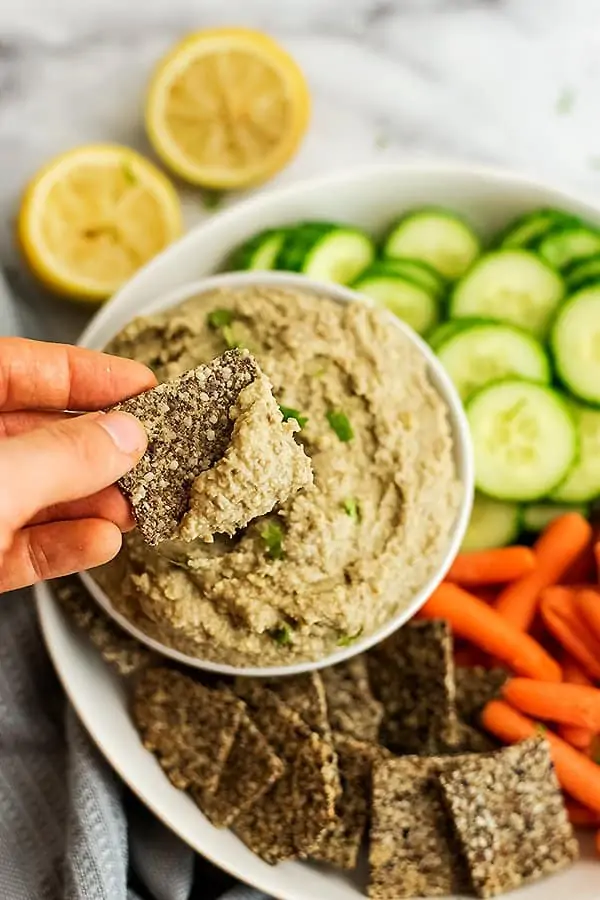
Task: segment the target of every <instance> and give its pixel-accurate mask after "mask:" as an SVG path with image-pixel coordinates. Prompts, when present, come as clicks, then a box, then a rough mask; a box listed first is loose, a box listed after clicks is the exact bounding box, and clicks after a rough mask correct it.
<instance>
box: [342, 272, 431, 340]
mask: <svg viewBox="0 0 600 900" xmlns="http://www.w3.org/2000/svg"><path fill="white" fill-rule="evenodd" d="M353 287H354V290H356V291H360V293H362V294H366V295H367V297H371V299H372V300H374V301H375V302H376V303H377V304H378V305H379V306H385V307H386V308H387V309H389V310H390V311H391V312H393V313H394V315H396V316H398V318H399V319H402V321H403V322H406V324H407V325H410V327H411V328H413V329H414V330H415V331H416V332H417V333H418V334H425V333H426V332H427V331H429V330H430V329H431V328H433V326H434V325H435V324H436V322H437V320H438V312H439V308H438V303H437V300H436V299H435V297H432V295H431V294H430V293H429V291H426V290H424V289H423V288H422V287H419V285H418V284H414V283H413V282H412V281H408V280H407V279H406V278H403V277H402V276H401V275H396V274H394V273H391V272H390V273H389V274H382V275H378V274H373V275H369V274H367V275H365V276H361V277H360V278H359V279H358V280H357V281H355V282H354V285H353Z"/></svg>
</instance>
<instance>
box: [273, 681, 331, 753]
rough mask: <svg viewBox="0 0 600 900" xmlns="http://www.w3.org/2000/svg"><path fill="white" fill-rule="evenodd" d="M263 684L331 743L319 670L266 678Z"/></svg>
mask: <svg viewBox="0 0 600 900" xmlns="http://www.w3.org/2000/svg"><path fill="white" fill-rule="evenodd" d="M264 685H265V687H268V688H269V689H270V690H271V691H273V692H274V693H275V694H277V696H278V697H279V698H280V699H281V700H283V702H284V703H287V705H288V706H291V707H292V709H293V710H295V711H296V712H297V713H298V715H299V716H300V718H301V719H302V720H303V721H304V722H306V724H307V725H308V727H309V728H312V730H313V731H316V733H317V734H318V735H319V736H320V737H322V738H325V739H326V740H328V741H329V742H330V743H331V729H330V727H329V718H328V716H327V699H326V697H325V688H324V686H323V681H322V679H321V674H320V673H319V672H306V673H304V674H302V675H290V676H288V677H286V678H277V679H275V678H273V679H267V680H266V681H265V682H264Z"/></svg>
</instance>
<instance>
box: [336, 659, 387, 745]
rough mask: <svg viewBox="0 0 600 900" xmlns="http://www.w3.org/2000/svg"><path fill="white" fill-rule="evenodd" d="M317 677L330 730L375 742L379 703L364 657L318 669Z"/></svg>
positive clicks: (378, 723)
mask: <svg viewBox="0 0 600 900" xmlns="http://www.w3.org/2000/svg"><path fill="white" fill-rule="evenodd" d="M321 677H322V679H323V684H324V685H325V694H326V697H327V709H328V713H329V721H330V723H331V728H332V730H333V731H336V732H339V733H341V734H346V735H350V736H351V737H354V738H356V739H357V740H359V741H372V742H373V743H377V740H378V736H379V726H380V724H381V720H382V718H383V706H382V704H381V703H380V702H379V700H376V699H375V697H374V696H373V693H372V691H371V687H370V685H369V676H368V671H367V662H366V659H365V657H364V656H355V657H354V658H353V659H349V660H347V661H346V662H341V663H338V664H337V665H336V666H330V667H329V668H327V669H322V670H321Z"/></svg>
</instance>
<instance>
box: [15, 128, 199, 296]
mask: <svg viewBox="0 0 600 900" xmlns="http://www.w3.org/2000/svg"><path fill="white" fill-rule="evenodd" d="M181 231H182V221H181V207H180V203H179V198H178V196H177V192H176V191H175V188H174V187H173V185H172V184H171V182H170V181H169V179H168V178H166V177H165V176H164V175H163V173H162V172H160V171H159V170H158V169H157V168H156V166H154V165H153V164H152V163H151V162H149V160H147V159H145V158H144V157H143V156H141V155H140V154H139V153H136V152H135V151H134V150H131V149H129V148H128V147H120V146H118V145H115V144H98V145H94V146H89V147H78V148H76V149H74V150H70V151H69V152H68V153H65V154H63V155H62V156H59V157H57V158H56V159H54V160H52V161H51V162H50V163H49V164H48V165H47V166H46V167H45V168H43V169H42V170H41V171H40V172H38V173H37V175H35V176H34V178H33V179H32V181H31V183H30V185H29V186H28V188H27V190H26V191H25V195H24V197H23V202H22V204H21V209H20V212H19V219H18V233H19V240H20V243H21V247H22V249H23V252H24V254H25V257H26V258H27V261H28V263H29V265H30V266H31V269H32V270H33V272H34V274H35V275H36V276H37V277H38V278H39V279H40V281H42V282H43V283H44V284H46V285H47V286H48V287H49V288H51V289H52V290H54V291H56V293H59V294H62V295H64V296H67V297H73V298H76V299H79V300H89V301H98V300H104V299H105V298H106V297H109V296H110V295H111V294H113V293H114V292H115V291H116V290H117V289H118V288H119V287H120V286H121V285H122V284H123V282H124V281H126V280H127V279H128V278H129V277H130V276H131V275H133V273H134V272H136V271H137V269H139V268H140V267H141V266H143V265H144V263H146V262H147V261H148V260H149V259H151V258H152V257H153V256H155V255H156V254H157V253H159V252H160V251H161V250H162V249H163V248H164V247H166V246H167V244H169V243H170V242H171V241H172V240H174V239H175V238H176V237H178V236H179V234H181Z"/></svg>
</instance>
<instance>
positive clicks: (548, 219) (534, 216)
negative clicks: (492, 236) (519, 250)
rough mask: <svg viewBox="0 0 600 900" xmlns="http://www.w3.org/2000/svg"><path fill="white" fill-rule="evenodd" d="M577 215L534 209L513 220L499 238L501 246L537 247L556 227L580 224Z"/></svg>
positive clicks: (558, 210) (556, 210) (553, 210)
mask: <svg viewBox="0 0 600 900" xmlns="http://www.w3.org/2000/svg"><path fill="white" fill-rule="evenodd" d="M579 224H580V220H579V219H578V218H577V217H576V216H572V215H570V214H569V213H566V212H563V211H562V210H560V209H534V210H533V212H529V213H525V215H523V216H519V218H518V219H515V220H514V221H513V222H511V223H510V224H509V225H508V227H507V228H506V229H505V230H504V231H503V232H502V234H501V235H500V238H499V239H498V242H497V243H498V244H499V245H500V246H501V247H535V246H536V244H537V242H538V241H539V240H540V239H541V238H543V237H545V236H546V235H547V234H548V232H550V231H552V230H553V229H554V228H558V227H563V228H567V227H570V226H574V225H579Z"/></svg>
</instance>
